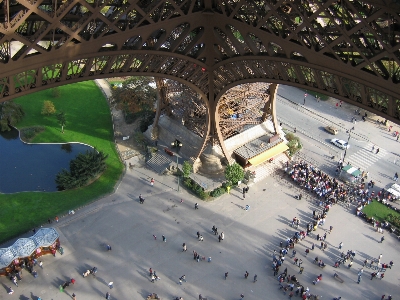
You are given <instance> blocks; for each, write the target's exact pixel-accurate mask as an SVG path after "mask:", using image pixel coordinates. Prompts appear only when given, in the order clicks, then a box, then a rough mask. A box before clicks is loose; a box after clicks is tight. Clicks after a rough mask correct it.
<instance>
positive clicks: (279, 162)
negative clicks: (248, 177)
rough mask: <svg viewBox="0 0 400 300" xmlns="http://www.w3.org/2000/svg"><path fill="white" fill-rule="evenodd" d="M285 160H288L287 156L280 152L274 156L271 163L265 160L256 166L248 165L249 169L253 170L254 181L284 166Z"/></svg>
mask: <svg viewBox="0 0 400 300" xmlns="http://www.w3.org/2000/svg"><path fill="white" fill-rule="evenodd" d="M287 161H289V158H288V157H287V156H286V154H285V153H281V154H278V155H277V156H275V157H274V160H273V162H272V163H270V162H268V161H266V162H264V163H262V164H261V165H258V166H256V167H250V168H249V170H250V171H252V172H255V177H254V183H257V182H259V181H261V180H263V179H264V178H265V177H268V176H270V175H271V174H274V173H275V171H276V170H278V169H282V168H284V167H285V166H286V162H287Z"/></svg>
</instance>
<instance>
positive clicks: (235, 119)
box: [218, 83, 272, 140]
mask: <svg viewBox="0 0 400 300" xmlns="http://www.w3.org/2000/svg"><path fill="white" fill-rule="evenodd" d="M268 100H269V84H267V83H246V84H241V85H238V86H235V87H233V88H231V89H229V90H228V91H227V92H226V93H225V94H224V95H223V96H222V97H221V99H220V100H219V106H218V115H219V127H220V130H221V133H222V137H223V138H224V140H225V139H227V138H229V137H231V136H234V135H236V134H239V133H241V132H242V131H244V130H247V129H249V128H251V127H253V126H254V125H257V124H261V123H262V122H264V121H265V120H266V116H267V114H266V113H268V108H269V105H268ZM269 117H272V116H271V115H269Z"/></svg>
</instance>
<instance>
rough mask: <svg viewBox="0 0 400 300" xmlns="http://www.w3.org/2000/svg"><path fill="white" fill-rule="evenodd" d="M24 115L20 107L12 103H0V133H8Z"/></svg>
mask: <svg viewBox="0 0 400 300" xmlns="http://www.w3.org/2000/svg"><path fill="white" fill-rule="evenodd" d="M24 115H25V113H24V110H23V109H22V106H21V105H19V104H17V103H15V102H14V101H7V102H3V103H0V131H10V130H11V127H10V125H11V126H15V125H16V124H17V123H18V122H19V121H20V120H22V118H23V116H24Z"/></svg>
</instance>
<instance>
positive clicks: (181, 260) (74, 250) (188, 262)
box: [0, 168, 400, 300]
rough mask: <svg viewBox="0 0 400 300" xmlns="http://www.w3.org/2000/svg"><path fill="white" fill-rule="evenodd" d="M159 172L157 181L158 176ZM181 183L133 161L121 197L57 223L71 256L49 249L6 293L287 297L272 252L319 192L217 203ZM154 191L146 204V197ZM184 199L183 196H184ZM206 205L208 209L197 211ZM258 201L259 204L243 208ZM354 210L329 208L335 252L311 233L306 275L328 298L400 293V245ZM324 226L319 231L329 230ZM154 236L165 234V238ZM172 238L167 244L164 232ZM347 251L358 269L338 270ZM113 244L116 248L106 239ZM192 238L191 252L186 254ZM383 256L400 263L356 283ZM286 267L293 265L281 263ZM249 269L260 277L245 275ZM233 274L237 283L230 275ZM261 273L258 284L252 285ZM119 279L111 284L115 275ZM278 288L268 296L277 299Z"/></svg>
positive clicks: (288, 187)
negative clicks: (365, 265) (317, 261)
mask: <svg viewBox="0 0 400 300" xmlns="http://www.w3.org/2000/svg"><path fill="white" fill-rule="evenodd" d="M151 177H155V179H156V182H155V185H154V186H153V187H152V186H151V185H150V184H149V179H150V178H151ZM176 188H177V182H176V180H175V178H174V177H172V176H157V175H155V174H154V173H153V172H152V171H151V170H148V169H146V168H133V169H130V170H128V171H127V173H126V175H125V176H124V177H123V180H122V182H121V183H120V185H119V187H118V189H117V191H116V193H115V194H112V195H110V196H108V197H105V198H103V199H101V200H99V201H97V202H95V203H93V204H91V205H89V206H86V207H84V208H82V209H80V210H78V211H77V212H76V214H75V215H72V216H65V217H63V218H61V219H60V222H59V223H57V224H53V225H55V227H56V228H57V230H58V232H59V233H60V236H61V243H62V245H63V246H64V249H65V253H64V255H62V256H61V255H59V254H57V257H55V258H54V257H52V256H44V257H43V258H42V260H43V262H44V268H43V270H42V269H40V268H37V271H38V273H39V276H38V278H33V277H32V276H31V275H30V274H29V273H27V272H26V271H24V274H23V280H22V281H21V282H20V283H19V286H18V287H15V286H13V289H14V290H15V293H14V295H7V294H6V287H7V286H11V285H12V282H10V281H9V280H8V279H7V278H4V277H3V278H0V281H1V283H2V285H3V287H4V288H3V289H1V290H0V298H1V299H6V298H9V299H37V298H36V297H38V296H40V297H41V298H42V299H44V300H48V299H71V295H72V293H75V294H76V295H77V299H85V300H86V299H87V300H92V299H101V298H102V297H104V295H105V293H106V292H107V291H108V292H110V293H111V295H112V299H119V300H122V299H144V298H145V297H146V296H147V294H149V293H152V292H156V293H158V294H159V295H160V296H161V297H162V299H172V297H176V296H180V297H183V298H184V299H185V300H187V299H198V295H199V294H200V293H201V294H202V295H203V297H207V298H208V299H239V298H240V297H239V296H240V294H241V293H243V294H244V295H245V299H286V298H287V297H288V295H283V293H282V292H281V291H280V290H279V289H278V283H277V281H276V279H274V277H273V276H272V271H271V253H272V251H273V250H274V249H277V250H278V245H279V242H280V241H281V240H285V239H286V238H287V237H290V236H292V235H293V232H294V229H292V228H291V227H289V226H288V223H289V220H291V219H292V218H293V217H294V216H298V217H300V219H301V220H302V221H303V222H302V224H304V223H305V222H306V221H308V220H309V218H310V215H311V211H312V209H315V206H314V204H313V201H312V198H310V199H307V198H306V197H304V198H303V200H301V201H298V200H296V199H294V197H293V195H294V194H295V193H297V189H296V188H294V187H293V186H292V184H291V183H290V182H287V181H286V179H282V178H280V177H279V176H277V177H276V178H267V179H266V180H264V181H262V182H260V183H258V184H257V185H255V186H253V187H251V189H250V191H249V194H248V195H247V196H246V199H245V200H242V197H241V193H240V191H239V190H232V191H231V194H230V195H224V196H222V197H221V198H219V199H218V200H216V201H213V202H203V201H199V200H198V199H196V198H194V197H193V196H192V195H190V194H188V193H187V192H186V191H184V190H182V189H181V191H180V192H177V191H176ZM140 193H141V194H142V195H143V196H144V198H145V199H146V200H145V203H144V204H143V205H141V204H139V202H138V195H139V194H140ZM181 199H183V203H181V202H180V200H181ZM195 202H199V205H200V209H199V210H194V203H195ZM246 204H248V205H250V210H249V211H245V210H243V207H244V206H245V205H246ZM353 210H354V208H352V209H351V210H350V211H348V210H346V209H344V208H342V207H340V206H335V207H334V208H333V209H332V210H331V211H330V212H329V215H328V220H327V223H326V226H325V229H326V228H329V226H330V225H333V226H334V230H333V233H332V234H330V235H328V239H327V241H328V244H329V247H328V249H327V251H326V252H322V251H320V250H319V249H315V250H314V252H312V253H311V254H309V257H305V256H303V253H305V252H304V251H305V249H306V247H309V246H310V245H311V242H312V241H314V240H313V239H312V238H307V239H306V240H305V241H303V242H301V244H299V245H296V250H297V252H298V256H299V257H302V259H303V261H304V264H303V266H304V267H305V272H304V274H302V275H298V278H299V280H300V282H301V283H303V284H304V286H305V287H307V286H308V287H309V288H310V290H311V292H312V293H314V294H319V295H323V299H330V298H333V297H334V296H335V297H337V296H342V297H343V299H380V297H381V295H382V294H385V293H386V294H387V295H388V294H392V295H395V294H396V291H397V292H398V290H399V287H398V285H399V277H400V272H399V269H398V263H399V262H398V261H396V258H398V251H397V250H396V248H397V247H398V245H399V241H397V240H396V239H395V238H394V237H392V236H390V235H389V234H385V238H386V240H385V241H384V243H383V244H381V243H378V240H379V239H380V237H381V235H380V234H379V233H376V232H374V231H373V230H372V227H370V226H369V225H367V224H366V223H364V222H363V221H362V220H361V219H359V218H357V217H355V216H354V212H353ZM213 225H215V226H217V227H218V229H219V231H220V232H221V231H223V232H224V233H225V240H224V241H222V242H221V243H219V242H218V239H217V237H216V236H215V235H213V234H211V227H212V226H213ZM197 231H200V232H201V233H202V234H203V236H204V241H203V242H199V241H198V240H197V237H196V232H197ZM323 232H324V230H323V229H319V230H318V232H316V233H320V234H321V233H323ZM153 235H156V236H157V240H155V239H154V237H153ZM162 235H165V236H166V239H167V241H166V243H164V242H162V238H161V236H162ZM340 242H343V243H344V246H343V249H344V250H345V251H347V250H348V249H352V250H355V251H356V253H357V254H356V257H355V258H356V259H355V263H354V265H353V267H352V269H347V268H343V267H342V268H340V269H334V268H333V267H331V265H332V264H333V262H334V260H335V258H336V257H337V256H338V255H339V253H340V251H339V250H338V248H337V247H338V245H339V243H340ZM106 243H109V244H110V245H111V246H112V251H109V252H108V251H106V249H105V244H106ZM182 243H186V244H187V247H188V251H187V252H182ZM193 250H196V251H197V252H198V253H199V254H200V255H201V256H205V257H207V258H208V257H211V258H212V261H211V262H210V263H208V262H205V261H200V262H196V261H195V260H193V256H192V251H193ZM381 253H382V254H383V259H382V261H383V262H387V263H388V262H389V261H390V260H394V261H395V267H394V268H393V269H391V270H388V271H387V272H386V273H385V275H386V276H385V278H384V279H383V280H376V279H374V280H373V281H371V280H370V279H369V277H370V276H369V274H370V272H371V271H370V270H369V269H365V271H364V275H363V278H362V280H363V281H362V282H361V284H360V285H358V284H357V283H356V280H357V271H358V269H359V268H360V264H361V263H362V261H363V260H364V259H365V257H368V258H371V257H374V258H377V257H378V255H379V254H381ZM316 255H318V256H319V257H320V258H321V259H323V260H324V261H325V262H326V263H327V264H328V266H327V267H326V268H325V269H320V268H318V267H317V266H316V265H313V264H312V260H313V259H314V258H315V256H316ZM289 260H290V259H289V257H287V262H285V263H284V267H287V268H288V273H289V274H292V275H293V274H297V273H298V267H295V266H294V265H293V264H292V263H291V262H289ZM93 266H96V267H98V273H97V276H96V278H94V277H92V276H89V277H88V278H82V276H81V274H82V273H83V272H84V271H85V270H86V269H88V268H90V267H93ZM150 267H151V268H153V270H155V271H156V272H157V275H158V276H159V277H160V278H161V280H160V281H157V282H155V283H152V282H151V281H150V278H149V276H148V269H149V268H150ZM281 269H283V268H281ZM245 271H248V272H249V273H250V278H249V279H247V280H245V279H244V277H243V275H244V273H245ZM225 272H229V276H228V279H227V280H224V273H225ZM334 272H338V274H339V275H340V276H341V277H342V278H343V279H344V280H345V282H344V283H343V284H341V283H339V282H338V281H336V280H334V279H333V277H332V275H333V274H334ZM320 273H322V274H323V281H322V282H321V283H319V284H318V285H317V286H314V285H312V280H313V279H314V278H315V277H316V275H319V274H320ZM254 274H257V275H258V281H257V282H256V283H253V282H252V280H251V279H252V278H253V276H254ZM182 275H186V279H187V282H184V283H183V285H179V284H178V278H179V277H180V276H182ZM72 277H73V278H75V279H76V283H75V285H73V286H70V287H68V288H67V289H66V291H65V292H64V293H61V292H60V291H59V290H58V287H59V285H60V284H62V283H63V282H64V281H66V280H68V279H69V278H72ZM110 281H113V282H114V288H113V289H112V290H110V289H109V288H108V286H107V284H108V282H110ZM267 295H268V296H267Z"/></svg>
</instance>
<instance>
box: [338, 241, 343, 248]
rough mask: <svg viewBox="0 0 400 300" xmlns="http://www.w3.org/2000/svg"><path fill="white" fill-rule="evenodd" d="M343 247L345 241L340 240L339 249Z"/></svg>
mask: <svg viewBox="0 0 400 300" xmlns="http://www.w3.org/2000/svg"><path fill="white" fill-rule="evenodd" d="M342 247H343V242H340V244H339V250H340V249H342Z"/></svg>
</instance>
